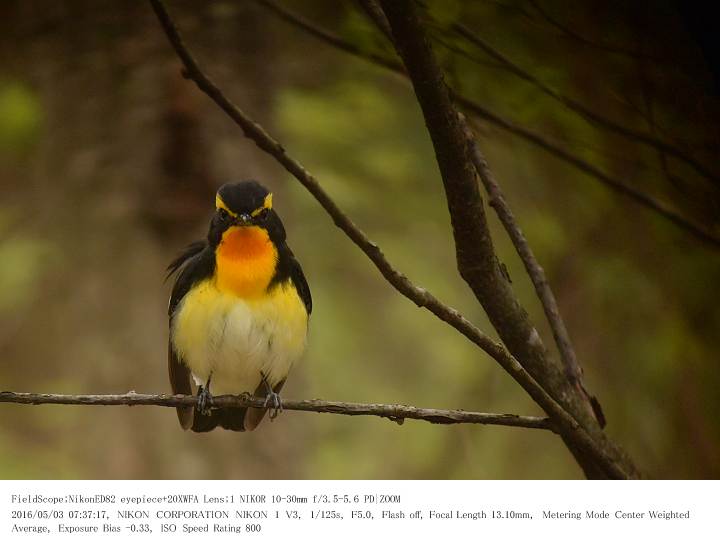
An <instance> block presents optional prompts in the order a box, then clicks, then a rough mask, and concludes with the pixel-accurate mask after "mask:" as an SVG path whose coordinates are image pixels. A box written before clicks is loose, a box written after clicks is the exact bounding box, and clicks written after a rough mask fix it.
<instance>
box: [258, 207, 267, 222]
mask: <svg viewBox="0 0 720 546" xmlns="http://www.w3.org/2000/svg"><path fill="white" fill-rule="evenodd" d="M268 213H269V211H268V209H260V212H258V214H257V219H258V220H261V221H262V220H266V219H267V217H268Z"/></svg>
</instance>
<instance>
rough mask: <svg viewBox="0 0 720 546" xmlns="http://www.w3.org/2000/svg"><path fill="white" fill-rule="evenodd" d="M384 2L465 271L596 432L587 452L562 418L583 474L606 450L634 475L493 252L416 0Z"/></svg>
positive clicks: (525, 356) (520, 353)
mask: <svg viewBox="0 0 720 546" xmlns="http://www.w3.org/2000/svg"><path fill="white" fill-rule="evenodd" d="M380 4H381V5H382V8H383V11H384V12H385V15H386V16H387V18H388V21H389V23H390V27H391V29H392V35H393V44H394V45H395V48H396V49H397V51H398V53H399V55H400V57H401V58H402V60H403V62H404V64H405V67H406V68H407V72H408V75H409V77H410V80H411V82H412V84H413V90H414V92H415V96H416V98H417V100H418V103H419V105H420V108H421V110H422V113H423V117H424V118H425V125H426V127H427V129H428V133H429V134H430V138H431V140H432V143H433V148H434V150H435V157H436V160H437V164H438V167H439V169H440V174H441V177H442V182H443V187H444V189H445V195H446V200H447V205H448V210H449V212H450V220H451V223H452V228H453V237H454V240H455V249H456V256H457V266H458V271H459V272H460V275H461V276H462V278H463V279H464V280H465V282H467V284H468V286H469V287H470V288H471V289H472V291H473V293H474V294H475V297H476V298H477V300H478V301H479V302H480V304H481V305H482V306H483V308H484V309H485V311H486V313H487V315H488V318H489V319H490V321H491V322H492V324H493V326H494V327H495V330H496V331H497V332H498V334H500V337H501V339H502V340H503V342H504V343H505V345H506V346H507V347H508V349H509V350H510V352H511V353H512V354H513V355H514V356H515V357H516V358H517V359H518V360H519V361H520V362H521V363H522V365H523V366H524V367H525V368H526V369H527V370H528V371H529V372H530V374H531V375H532V376H533V378H535V379H536V380H537V381H538V382H539V383H540V384H541V385H542V387H543V388H544V389H545V390H547V392H548V393H550V395H551V397H552V398H553V399H554V400H561V401H562V404H563V406H564V407H565V408H567V410H568V411H569V413H570V414H571V415H572V416H573V419H577V421H578V422H579V423H580V424H581V426H582V427H584V429H585V430H586V432H588V433H589V434H590V436H591V437H592V440H593V449H592V450H591V451H586V449H585V447H581V446H579V445H578V444H577V443H576V441H575V438H574V437H573V435H572V434H571V433H570V431H569V430H567V429H565V427H563V426H562V425H561V424H560V423H559V425H560V432H561V434H562V436H563V439H564V441H565V443H566V445H567V446H568V448H569V449H570V450H571V451H572V453H573V455H575V458H576V459H577V461H578V462H579V463H580V464H581V466H582V467H583V470H584V471H585V473H586V474H587V475H588V476H589V477H609V476H610V474H608V473H607V470H606V469H604V468H601V465H600V464H599V463H600V460H599V459H598V455H599V454H600V453H603V455H602V457H603V458H605V457H609V458H611V459H612V460H613V462H614V464H615V465H617V466H618V467H619V468H620V469H622V472H623V474H624V475H625V476H626V477H628V476H631V475H634V474H635V473H636V472H637V471H636V470H635V468H634V465H633V463H632V462H631V461H630V460H629V459H628V458H627V457H626V456H625V455H624V454H622V452H621V450H620V449H619V448H618V447H617V446H615V445H614V444H612V443H611V442H610V440H609V439H608V438H607V437H606V436H605V435H604V434H603V432H602V430H601V429H600V428H599V427H598V424H597V422H596V421H595V417H594V415H593V413H592V408H591V407H590V405H589V404H588V401H587V399H585V398H584V397H583V396H582V395H581V394H580V393H578V392H577V391H576V390H575V389H574V386H573V385H571V384H570V382H569V381H568V378H567V377H566V376H565V375H564V373H563V371H562V369H561V368H560V367H559V366H558V365H557V364H556V363H555V362H553V361H552V360H551V359H550V358H549V357H548V355H547V352H546V350H545V347H544V345H543V342H542V340H541V338H540V336H539V335H538V333H537V330H536V329H535V327H534V326H533V324H532V322H531V321H530V319H529V317H528V314H527V312H526V311H525V309H524V308H523V307H522V305H521V303H520V301H519V300H518V299H517V297H516V296H515V294H514V293H513V291H512V288H511V287H510V284H509V282H508V281H507V278H506V275H505V273H504V271H503V269H502V267H501V265H500V262H499V260H498V259H497V257H496V256H495V250H494V247H493V242H492V238H491V236H490V231H489V229H488V225H487V219H486V217H485V211H484V207H483V202H482V198H481V196H480V190H479V188H478V184H477V179H476V175H477V173H476V171H475V166H474V165H473V162H472V160H471V157H470V150H469V147H468V142H467V136H466V132H465V123H464V119H463V118H462V117H461V115H460V114H459V113H458V112H457V110H456V109H455V107H454V105H453V102H452V99H451V96H450V92H449V90H448V88H447V86H446V85H445V81H444V76H443V73H442V71H441V70H440V67H439V65H438V63H437V60H436V58H435V55H434V53H433V51H432V48H431V46H430V42H429V40H428V37H427V35H426V33H425V30H424V28H423V26H422V24H421V22H420V18H419V16H418V13H417V11H416V8H415V4H414V0H381V2H380ZM543 409H546V408H543ZM546 411H547V409H546ZM602 464H603V465H604V463H602Z"/></svg>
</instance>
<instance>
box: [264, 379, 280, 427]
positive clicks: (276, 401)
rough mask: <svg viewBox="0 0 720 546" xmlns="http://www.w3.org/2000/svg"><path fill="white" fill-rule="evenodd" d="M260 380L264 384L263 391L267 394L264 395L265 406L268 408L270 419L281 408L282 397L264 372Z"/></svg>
mask: <svg viewBox="0 0 720 546" xmlns="http://www.w3.org/2000/svg"><path fill="white" fill-rule="evenodd" d="M262 382H263V385H264V386H265V391H266V392H267V396H265V407H266V408H270V412H269V415H270V420H271V421H272V420H273V419H275V418H276V417H277V416H278V415H279V414H280V412H281V411H282V410H283V405H282V398H280V395H279V394H278V393H276V392H275V391H274V390H273V388H272V387H271V386H270V383H269V382H268V380H267V378H266V377H265V375H264V374H263V375H262Z"/></svg>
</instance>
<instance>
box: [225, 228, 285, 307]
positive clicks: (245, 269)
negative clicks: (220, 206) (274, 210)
mask: <svg viewBox="0 0 720 546" xmlns="http://www.w3.org/2000/svg"><path fill="white" fill-rule="evenodd" d="M277 260H278V254H277V249H276V248H275V245H274V244H273V243H272V241H271V240H270V237H269V236H268V232H267V231H266V230H265V229H262V228H259V227H257V226H248V227H238V226H234V227H231V228H229V229H228V230H227V231H225V233H223V236H222V240H221V241H220V244H219V245H218V248H217V250H216V251H215V264H216V269H215V277H216V281H217V282H216V285H217V288H218V290H220V291H221V292H229V293H231V294H233V295H235V296H237V297H239V298H244V299H252V298H258V297H261V296H262V295H263V294H265V292H266V290H267V287H268V286H269V284H270V281H271V280H272V278H273V275H275V268H276V266H277Z"/></svg>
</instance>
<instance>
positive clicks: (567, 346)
mask: <svg viewBox="0 0 720 546" xmlns="http://www.w3.org/2000/svg"><path fill="white" fill-rule="evenodd" d="M468 140H469V145H470V149H471V151H472V161H473V164H474V165H475V169H476V170H477V173H478V176H479V177H480V180H481V181H482V183H483V186H485V190H486V191H487V193H488V202H489V204H490V206H491V207H492V208H493V209H494V210H495V212H496V214H497V216H498V218H499V219H500V222H501V223H502V225H503V227H504V228H505V231H506V232H507V234H508V236H509V237H510V240H511V241H512V243H513V246H514V247H515V250H516V251H517V253H518V255H519V256H520V259H521V260H522V262H523V265H524V266H525V271H527V274H528V276H529V277H530V280H531V281H532V284H533V286H534V287H535V293H536V294H537V297H538V299H539V300H540V303H541V304H542V307H543V311H544V312H545V317H546V318H547V321H548V324H549V325H550V329H551V330H552V333H553V338H554V339H555V345H556V346H557V348H558V351H559V353H560V360H561V361H562V363H563V366H564V367H565V373H566V374H567V376H568V378H569V379H570V381H571V382H572V383H573V384H574V385H575V386H576V388H578V390H579V391H580V392H581V394H582V395H583V396H584V397H585V398H587V400H588V403H589V404H590V407H591V408H592V410H593V412H594V413H595V416H596V417H597V420H598V422H599V423H600V426H605V417H604V415H603V413H602V409H601V408H600V403H599V402H598V401H597V399H596V398H595V397H594V396H592V395H591V394H590V393H589V392H588V391H587V389H586V388H585V384H584V382H583V370H582V367H581V366H580V364H579V363H578V359H577V355H576V354H575V349H574V347H573V344H572V342H571V341H570V334H569V333H568V331H567V327H566V326H565V321H564V320H563V318H562V315H561V314H560V309H559V307H558V304H557V300H556V299H555V294H553V291H552V288H551V287H550V283H549V282H548V280H547V277H546V276H545V271H544V270H543V268H542V266H541V265H540V263H539V262H538V260H537V258H536V257H535V253H534V252H533V251H532V248H530V244H529V243H528V241H527V239H526V238H525V234H524V233H523V232H522V229H520V225H519V224H518V222H517V220H516V219H515V215H514V214H513V212H512V210H511V209H510V205H508V203H507V200H506V199H505V194H504V193H503V191H502V189H501V188H500V185H499V184H498V182H497V180H496V179H495V176H494V175H493V173H492V171H491V170H490V169H489V168H488V165H487V161H486V160H485V157H484V156H483V154H482V152H481V151H480V147H479V146H478V144H477V142H476V141H475V139H474V138H473V135H471V134H470V135H468Z"/></svg>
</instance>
